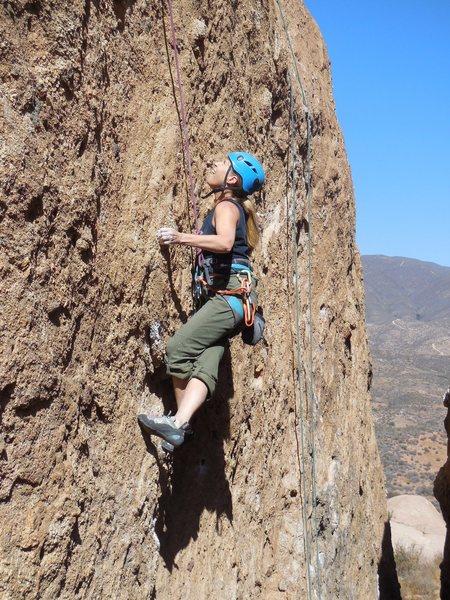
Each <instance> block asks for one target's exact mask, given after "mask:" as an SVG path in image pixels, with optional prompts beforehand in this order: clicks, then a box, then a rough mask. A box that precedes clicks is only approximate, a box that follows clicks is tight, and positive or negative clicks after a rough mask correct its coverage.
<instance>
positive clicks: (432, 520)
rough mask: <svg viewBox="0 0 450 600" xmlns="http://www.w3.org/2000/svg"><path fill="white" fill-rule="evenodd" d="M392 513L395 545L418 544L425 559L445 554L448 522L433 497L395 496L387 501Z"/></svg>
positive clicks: (413, 545) (418, 548)
mask: <svg viewBox="0 0 450 600" xmlns="http://www.w3.org/2000/svg"><path fill="white" fill-rule="evenodd" d="M387 505H388V511H389V512H390V513H391V514H392V516H391V519H390V522H391V530H392V541H393V545H394V548H396V547H397V546H402V547H403V548H411V547H414V548H416V549H417V550H419V551H420V553H421V559H422V560H423V561H429V560H433V559H434V558H435V557H436V556H442V552H443V550H444V542H445V522H444V519H443V518H442V515H441V514H440V513H439V512H438V511H437V510H436V508H435V507H434V506H433V505H432V504H431V502H430V501H429V500H427V499H426V498H424V497H423V496H417V495H415V494H402V495H400V496H393V497H392V498H389V499H388V501H387Z"/></svg>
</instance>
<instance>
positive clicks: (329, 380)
mask: <svg viewBox="0 0 450 600" xmlns="http://www.w3.org/2000/svg"><path fill="white" fill-rule="evenodd" d="M286 7H287V17H288V20H289V24H290V31H291V36H292V40H293V44H294V46H295V48H296V52H297V56H298V59H299V68H300V72H301V75H302V78H303V85H304V88H305V93H306V96H307V99H308V103H309V107H310V115H311V144H312V211H311V215H310V216H308V213H307V207H306V204H305V185H304V177H303V176H304V173H305V156H306V145H305V132H306V122H305V115H304V111H303V107H302V103H301V102H300V101H299V100H298V99H297V104H296V140H297V142H296V143H297V160H298V163H299V168H298V173H297V182H298V186H297V193H298V199H299V210H298V214H297V215H296V216H295V219H296V231H297V237H298V243H299V273H300V276H299V281H300V286H301V297H300V313H301V314H300V318H301V336H300V340H299V345H300V349H301V360H302V365H301V366H300V367H299V369H298V370H299V372H300V374H301V375H302V388H303V389H302V391H303V398H304V400H305V409H304V410H305V416H306V423H305V436H306V442H305V450H304V454H305V461H306V467H305V472H304V474H303V475H301V473H300V464H301V461H300V460H299V453H300V443H299V439H300V437H299V436H300V423H299V408H298V401H299V399H298V394H297V393H296V389H297V384H296V381H297V375H296V371H297V365H296V360H297V359H296V352H295V349H294V341H295V339H294V337H295V336H294V326H293V323H294V321H295V319H294V307H295V302H294V295H293V277H294V275H293V268H294V267H293V261H292V240H291V232H290V228H289V227H288V222H289V216H290V203H291V195H290V182H289V177H288V175H287V173H288V172H289V143H290V142H289V80H288V68H289V70H290V71H291V73H292V77H293V72H294V71H293V68H292V63H291V60H290V58H289V51H288V45H287V43H286V38H285V34H284V31H283V28H282V25H281V21H280V16H279V12H278V8H277V5H276V4H274V3H267V2H260V1H259V0H250V1H249V2H247V3H246V4H245V7H244V5H243V4H241V3H236V2H231V3H230V2H222V1H221V0H219V1H218V2H216V3H215V4H214V6H213V7H212V8H210V7H209V4H208V3H207V2H204V1H199V2H190V1H188V0H182V1H180V2H178V3H176V6H175V15H174V17H175V22H176V23H177V27H178V36H179V47H180V61H181V67H182V73H183V81H184V84H185V93H186V98H187V104H188V107H189V115H190V131H191V142H192V153H193V157H194V173H195V177H196V179H197V181H199V182H201V180H202V175H203V164H204V161H205V158H207V157H209V156H210V155H211V153H213V154H214V155H222V154H223V153H224V152H225V151H229V150H231V149H233V148H239V147H242V148H246V149H249V150H250V151H252V152H254V153H255V154H257V155H258V156H260V157H261V159H262V162H263V163H264V166H265V168H266V170H267V173H268V182H267V185H266V187H265V190H264V192H263V193H262V194H261V197H260V198H259V199H258V210H259V212H260V214H261V221H262V228H263V232H264V233H263V240H262V244H261V248H260V249H259V251H258V252H257V253H256V257H255V265H256V269H257V270H258V272H259V274H260V286H259V293H260V300H261V303H262V304H263V306H264V314H265V316H266V319H267V336H266V341H265V343H263V344H260V345H259V346H257V347H255V348H250V347H247V346H245V347H244V346H243V345H242V342H241V340H240V338H236V339H235V340H233V341H232V344H231V346H232V347H231V357H230V356H228V357H227V358H226V360H225V362H224V366H223V372H222V386H221V388H220V390H219V392H218V394H217V397H216V398H215V399H214V400H213V401H212V402H210V403H209V404H208V406H206V408H205V410H203V411H202V412H201V413H200V414H199V415H198V417H197V418H196V420H195V422H194V428H195V431H196V435H195V438H194V441H193V442H192V443H191V444H190V445H186V446H185V447H183V448H181V449H180V451H179V452H178V453H177V454H176V455H175V456H174V458H173V462H172V463H171V462H170V461H166V460H165V459H163V458H162V457H161V456H159V455H158V453H157V450H156V448H155V447H154V446H153V444H152V443H151V442H149V441H148V440H145V439H144V438H143V437H142V435H141V432H140V430H139V428H138V426H137V423H136V414H137V413H138V412H141V411H143V410H147V411H157V412H161V411H162V410H163V404H164V406H165V408H166V409H168V408H169V407H170V403H171V396H170V388H169V386H168V384H167V383H166V382H165V381H163V380H162V378H161V373H162V364H163V352H164V344H165V341H166V340H167V338H168V336H170V335H171V334H173V332H174V331H175V330H176V328H177V327H178V326H179V324H180V323H181V322H182V321H183V320H185V319H186V317H187V314H188V313H189V311H190V307H191V303H190V299H189V288H190V283H189V282H190V260H191V256H192V255H191V253H190V251H188V250H186V249H173V250H170V252H167V253H161V252H160V250H159V247H158V245H157V243H156V240H155V232H156V230H157V229H158V228H159V227H160V226H161V225H164V224H166V225H174V226H176V227H179V228H180V229H183V230H189V229H190V228H191V227H192V222H191V221H192V220H191V219H190V218H189V216H188V214H189V210H188V204H189V203H188V194H187V189H186V181H185V175H184V173H185V169H184V164H183V155H182V152H181V150H180V148H181V145H180V127H179V121H178V113H177V106H176V104H175V102H174V92H176V85H175V84H174V80H173V77H174V62H173V53H172V48H171V44H170V42H169V41H168V16H167V13H166V7H165V3H148V2H143V1H141V0H137V1H136V2H133V1H131V0H120V1H117V2H116V1H114V2H112V3H107V2H104V1H103V0H101V1H98V2H95V1H91V0H85V1H83V2H82V1H81V0H74V2H70V3H67V2H62V1H61V0H55V1H54V2H52V3H48V2H44V1H41V0H33V1H32V2H25V0H12V1H10V2H7V3H3V4H2V5H1V7H0V40H1V42H0V51H1V54H2V61H1V67H0V69H1V71H0V77H1V81H2V96H1V97H2V105H3V111H2V113H1V114H0V129H1V130H2V132H3V134H2V135H3V139H2V140H1V142H0V159H1V189H2V199H1V201H0V216H1V225H0V228H1V230H0V234H1V243H2V254H1V281H2V289H3V291H2V298H3V302H2V329H1V337H2V353H1V358H0V377H1V384H0V397H1V425H2V433H1V435H2V438H1V440H0V442H1V445H0V447H1V467H2V478H1V484H0V521H1V528H0V547H1V567H0V569H1V572H0V595H1V597H2V598H5V599H10V600H16V599H17V598H23V599H25V600H29V599H37V598H39V599H40V600H54V599H55V598H62V599H68V600H69V599H70V600H73V599H74V598H80V599H81V598H86V599H88V598H89V599H100V598H101V599H103V598H114V599H115V600H122V599H123V600H132V599H139V600H141V599H142V598H149V599H150V598H161V599H163V598H171V599H172V598H173V599H176V598H205V599H206V598H208V599H211V600H212V599H216V598H217V599H219V598H220V599H232V598H233V599H234V598H236V599H237V598H241V599H245V600H247V599H250V598H266V599H273V600H275V599H278V598H299V597H306V579H307V561H306V559H305V540H309V541H310V542H311V545H312V550H311V555H312V556H311V562H312V567H311V570H310V573H311V581H312V585H313V587H314V594H315V595H313V597H318V595H317V593H318V591H317V590H318V588H319V585H321V591H322V597H323V598H329V599H333V600H335V599H337V598H342V599H348V598H358V600H359V599H366V598H367V599H369V598H374V597H376V584H377V583H376V582H377V565H378V561H379V560H380V548H381V538H382V536H383V524H384V521H385V519H386V507H385V500H384V487H383V478H382V471H381V466H380V462H379V458H378V453H377V449H376V443H375V438H374V431H373V424H372V417H371V412H370V404H369V395H368V387H369V384H370V363H369V359H368V351H367V340H366V332H365V328H364V304H363V302H364V300H363V290H362V285H361V266H360V257H359V253H358V251H357V248H356V246H355V238H354V228H355V215H354V201H353V191H352V183H351V177H350V171H349V167H348V164H347V160H346V156H345V149H344V142H343V139H342V135H341V133H340V130H339V127H338V124H337V121H336V117H335V112H334V104H333V99H332V89H331V81H330V71H329V61H328V57H327V53H326V49H325V46H324V43H323V41H322V38H321V36H320V33H319V31H318V29H317V27H316V25H315V23H314V22H313V21H312V19H311V17H310V16H309V14H308V13H307V11H306V9H305V7H304V6H303V4H302V3H298V2H295V3H294V2H289V3H286ZM297 95H298V94H297ZM202 210H203V211H204V210H205V206H203V207H202ZM308 232H311V240H312V246H311V250H312V265H311V277H312V294H311V297H312V302H311V306H309V299H308V298H309V290H308V252H307V242H308V235H309V234H308ZM310 332H312V341H313V344H312V347H310V341H309V340H310ZM311 358H312V370H311V364H310V363H311ZM312 372H313V380H311V373H312ZM311 389H314V395H315V397H314V399H313V396H312V393H311ZM313 407H315V415H316V416H315V418H314V423H313V422H312V418H311V414H312V408H313ZM313 424H314V431H315V434H314V442H315V450H316V479H317V498H316V510H315V511H313V510H312V504H313V502H312V492H311V488H312V478H311V439H312V438H311V431H312V429H311V427H312V425H313ZM303 483H304V485H303ZM305 492H306V498H305ZM314 513H315V517H316V523H317V530H318V549H317V553H316V549H315V546H314V543H313V538H314V536H313V534H312V533H311V532H313V531H314V529H315V523H314V520H315V519H314ZM305 525H306V527H307V530H308V533H305V530H304V528H305ZM319 575H320V578H319Z"/></svg>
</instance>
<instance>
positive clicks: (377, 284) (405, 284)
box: [362, 256, 450, 323]
mask: <svg viewBox="0 0 450 600" xmlns="http://www.w3.org/2000/svg"><path fill="white" fill-rule="evenodd" d="M362 261H363V266H364V273H365V288H366V311H367V322H368V323H385V322H387V321H392V320H394V319H405V320H418V321H433V320H436V319H441V318H450V267H442V266H440V265H436V264H434V263H431V262H422V261H420V260H415V259H413V258H402V257H396V256H394V257H389V256H363V257H362Z"/></svg>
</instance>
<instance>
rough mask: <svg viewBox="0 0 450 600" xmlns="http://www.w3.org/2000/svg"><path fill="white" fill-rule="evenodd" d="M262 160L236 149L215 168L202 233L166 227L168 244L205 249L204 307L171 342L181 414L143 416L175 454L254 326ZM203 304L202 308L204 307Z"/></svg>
mask: <svg viewBox="0 0 450 600" xmlns="http://www.w3.org/2000/svg"><path fill="white" fill-rule="evenodd" d="M264 179H265V175H264V170H263V168H262V166H261V164H260V163H259V161H258V160H257V159H256V158H255V157H254V156H252V155H251V154H247V153H246V152H232V153H230V154H228V156H227V159H226V160H222V161H217V162H212V163H210V164H209V165H208V170H207V174H206V183H207V184H208V185H209V187H210V188H211V191H210V193H209V194H207V195H206V196H204V197H205V198H206V197H208V196H210V195H212V194H214V206H213V208H212V210H211V211H210V212H209V213H208V214H207V216H206V218H205V220H204V222H203V225H202V228H201V231H200V234H190V233H181V232H179V231H176V230H175V229H172V228H170V227H162V228H161V229H159V231H158V233H157V238H158V241H159V243H160V245H161V246H169V245H172V244H180V245H182V246H191V247H194V248H197V249H198V250H197V266H196V270H195V275H194V300H195V301H196V304H197V308H198V310H197V312H195V313H194V315H193V316H192V317H191V318H190V319H189V320H188V321H187V323H185V324H184V325H183V326H182V327H181V328H180V329H179V331H178V332H177V333H176V334H175V335H174V336H173V337H172V338H171V339H170V340H169V342H168V344H167V349H166V366H167V373H168V374H169V375H171V376H172V383H173V389H174V392H175V399H176V403H177V412H176V414H175V415H173V416H170V413H169V415H167V416H163V417H148V416H146V415H139V416H138V421H139V423H140V425H141V426H142V427H143V429H144V430H146V431H148V432H149V433H150V434H153V435H157V436H159V437H161V438H163V440H164V441H163V443H162V448H163V449H164V450H166V451H169V452H172V451H173V450H174V448H175V447H178V446H180V445H181V444H182V443H183V442H184V439H185V435H186V434H188V433H191V432H192V430H191V428H190V425H189V422H190V420H191V418H192V416H193V414H194V413H195V412H196V410H197V409H198V408H200V406H201V405H202V404H203V403H204V402H205V400H206V398H207V397H208V396H211V395H212V394H213V392H214V389H215V387H216V383H217V376H218V370H219V363H220V361H221V359H222V357H223V354H224V350H225V345H226V343H227V340H228V338H229V337H231V336H232V335H233V334H234V333H235V332H236V329H237V327H238V326H239V325H241V324H242V322H243V321H244V320H245V324H246V325H251V323H252V322H253V318H254V315H255V309H256V295H255V289H254V288H255V279H254V277H253V273H252V267H251V263H250V261H249V254H250V253H251V251H252V250H253V249H254V248H255V246H256V244H257V241H258V237H259V233H258V227H257V221H256V210H255V207H254V205H253V203H252V202H251V201H250V200H249V199H248V198H247V196H249V195H250V194H253V193H254V192H256V191H258V190H259V189H260V188H261V186H262V185H263V183H264ZM200 306H201V308H199V307H200Z"/></svg>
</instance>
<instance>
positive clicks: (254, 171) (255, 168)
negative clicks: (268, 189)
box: [228, 152, 266, 194]
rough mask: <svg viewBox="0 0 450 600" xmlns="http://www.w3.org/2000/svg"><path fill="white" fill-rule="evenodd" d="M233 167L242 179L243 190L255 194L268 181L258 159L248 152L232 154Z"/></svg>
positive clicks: (230, 155)
mask: <svg viewBox="0 0 450 600" xmlns="http://www.w3.org/2000/svg"><path fill="white" fill-rule="evenodd" d="M228 158H229V159H230V162H231V167H232V169H233V171H234V172H235V173H237V174H238V175H239V176H240V177H241V179H242V190H243V191H244V192H245V193H246V194H253V193H254V192H257V191H258V190H260V189H261V188H262V185H263V183H264V181H265V179H266V176H265V175H264V169H263V168H262V165H261V163H260V162H259V160H258V159H257V158H255V157H254V156H252V155H251V154H248V153H247V152H230V154H228Z"/></svg>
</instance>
